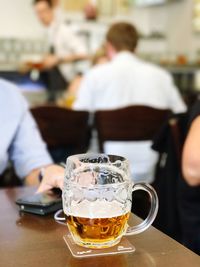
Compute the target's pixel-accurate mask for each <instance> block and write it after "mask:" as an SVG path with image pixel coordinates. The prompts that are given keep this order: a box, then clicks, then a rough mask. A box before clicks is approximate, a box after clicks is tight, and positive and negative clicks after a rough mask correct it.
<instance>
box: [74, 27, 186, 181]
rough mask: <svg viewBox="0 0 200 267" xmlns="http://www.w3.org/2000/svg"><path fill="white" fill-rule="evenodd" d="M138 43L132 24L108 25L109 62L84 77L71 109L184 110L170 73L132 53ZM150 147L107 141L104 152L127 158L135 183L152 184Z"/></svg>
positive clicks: (152, 152)
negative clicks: (141, 106)
mask: <svg viewBox="0 0 200 267" xmlns="http://www.w3.org/2000/svg"><path fill="white" fill-rule="evenodd" d="M137 41H138V36H137V31H136V29H135V28H134V26H133V25H131V24H128V23H116V24H114V25H113V26H111V28H110V29H109V31H108V33H107V35H106V50H107V55H108V57H109V58H110V60H111V61H110V62H108V63H106V64H103V65H101V66H97V67H95V68H93V69H92V70H91V71H89V72H88V73H87V74H86V76H85V78H84V79H83V82H82V85H81V87H80V90H79V93H78V96H77V100H76V102H75V103H74V109H76V110H88V111H90V112H95V111H96V110H105V109H116V108H121V107H126V106H129V105H146V106H150V107H155V108H159V109H171V110H172V111H173V112H175V113H179V112H184V111H186V106H185V104H184V102H183V100H182V98H181V96H180V94H179V92H178V90H177V88H176V87H175V85H174V83H173V79H172V77H171V76H170V74H169V73H168V72H166V71H165V70H163V69H162V68H160V67H158V66H155V65H153V64H150V63H147V62H145V61H142V60H141V59H139V58H138V57H137V56H136V55H135V54H134V51H135V48H136V46H137ZM127 119H128V118H127ZM130 123H131V122H130ZM150 147H151V141H147V142H106V143H105V147H104V150H105V152H106V153H109V154H119V155H122V156H125V157H126V158H128V159H129V160H130V162H131V170H132V175H133V179H134V180H135V181H137V182H141V181H142V182H152V181H153V179H154V169H155V164H156V162H157V154H156V153H155V152H154V151H153V150H151V148H150Z"/></svg>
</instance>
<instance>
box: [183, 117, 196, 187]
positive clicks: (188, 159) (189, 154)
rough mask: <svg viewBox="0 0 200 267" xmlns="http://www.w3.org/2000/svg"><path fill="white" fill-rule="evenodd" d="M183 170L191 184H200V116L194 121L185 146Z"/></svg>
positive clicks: (184, 175)
mask: <svg viewBox="0 0 200 267" xmlns="http://www.w3.org/2000/svg"><path fill="white" fill-rule="evenodd" d="M182 172H183V177H184V179H185V180H186V181H187V183H188V184H189V185H191V186H198V185H200V116H198V117H196V119H194V121H193V122H192V125H191V127H190V130H189V133H188V135H187V138H186V141H185V144H184V147H183V156H182Z"/></svg>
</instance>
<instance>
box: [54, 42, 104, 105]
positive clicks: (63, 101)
mask: <svg viewBox="0 0 200 267" xmlns="http://www.w3.org/2000/svg"><path fill="white" fill-rule="evenodd" d="M90 61H91V67H93V66H95V65H99V64H104V63H106V62H107V61H108V58H107V56H106V50H105V47H104V46H101V47H100V48H99V49H98V50H97V51H96V53H95V54H94V55H93V56H92V57H91V60H90ZM82 79H83V75H82V74H78V75H77V76H76V77H75V78H74V79H73V81H72V82H71V83H70V85H69V87H68V88H67V89H66V91H65V92H64V93H63V95H62V97H61V98H59V99H58V101H57V104H58V105H59V106H61V107H65V108H72V106H73V103H74V101H75V100H76V96H77V94H78V90H79V88H80V85H81V82H82Z"/></svg>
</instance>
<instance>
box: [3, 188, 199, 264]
mask: <svg viewBox="0 0 200 267" xmlns="http://www.w3.org/2000/svg"><path fill="white" fill-rule="evenodd" d="M31 191H33V188H25V187H24V188H14V189H1V190H0V205H1V206H0V207H1V209H0V212H1V214H0V267H11V266H12V267H23V266H27V267H32V266H34V267H40V266H41V267H51V266H52V267H61V266H63V267H71V266H73V267H101V266H102V267H112V266H113V267H128V266H130V267H136V266H137V267H153V266H157V267H165V266H166V267H186V266H188V267H200V257H199V256H198V255H196V254H194V253H193V252H191V251H190V250H188V249H186V248H185V247H183V246H182V245H180V244H179V243H177V242H176V241H174V240H172V239H171V238H169V237H168V236H166V235H164V234H163V233H161V232H160V231H158V230H156V229H155V228H153V227H150V229H148V230H147V231H146V232H144V233H142V234H139V235H136V236H133V237H129V238H128V239H129V241H130V242H131V243H132V244H133V245H134V246H135V247H136V251H135V252H134V253H131V254H123V255H116V256H104V257H95V258H84V259H76V258H73V257H72V255H71V253H70V252H69V250H68V248H67V247H66V245H65V243H64V241H63V235H64V234H65V233H66V226H63V225H60V224H58V223H56V222H55V221H54V219H53V215H49V216H46V217H41V216H37V215H31V214H25V213H24V214H20V213H19V211H18V207H17V206H16V204H15V200H16V199H17V198H18V197H20V196H22V195H24V194H27V193H28V192H31Z"/></svg>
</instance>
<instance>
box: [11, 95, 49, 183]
mask: <svg viewBox="0 0 200 267" xmlns="http://www.w3.org/2000/svg"><path fill="white" fill-rule="evenodd" d="M19 98H20V99H19V100H20V109H21V112H20V113H21V116H20V120H19V123H18V127H17V129H16V131H15V134H14V137H13V140H12V142H11V145H10V147H9V158H10V160H11V161H12V162H13V164H14V167H15V171H16V173H17V175H18V176H19V177H21V178H23V177H25V176H27V175H28V174H29V173H30V172H31V171H32V170H34V169H36V168H40V167H42V166H45V165H49V164H52V159H51V157H50V155H49V153H48V151H47V148H46V144H45V143H44V141H43V140H42V138H41V135H40V132H39V130H38V127H37V124H36V122H35V120H34V119H33V117H32V115H31V113H30V111H29V107H28V105H27V103H26V101H25V99H24V98H23V97H22V96H21V95H20V96H19Z"/></svg>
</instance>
